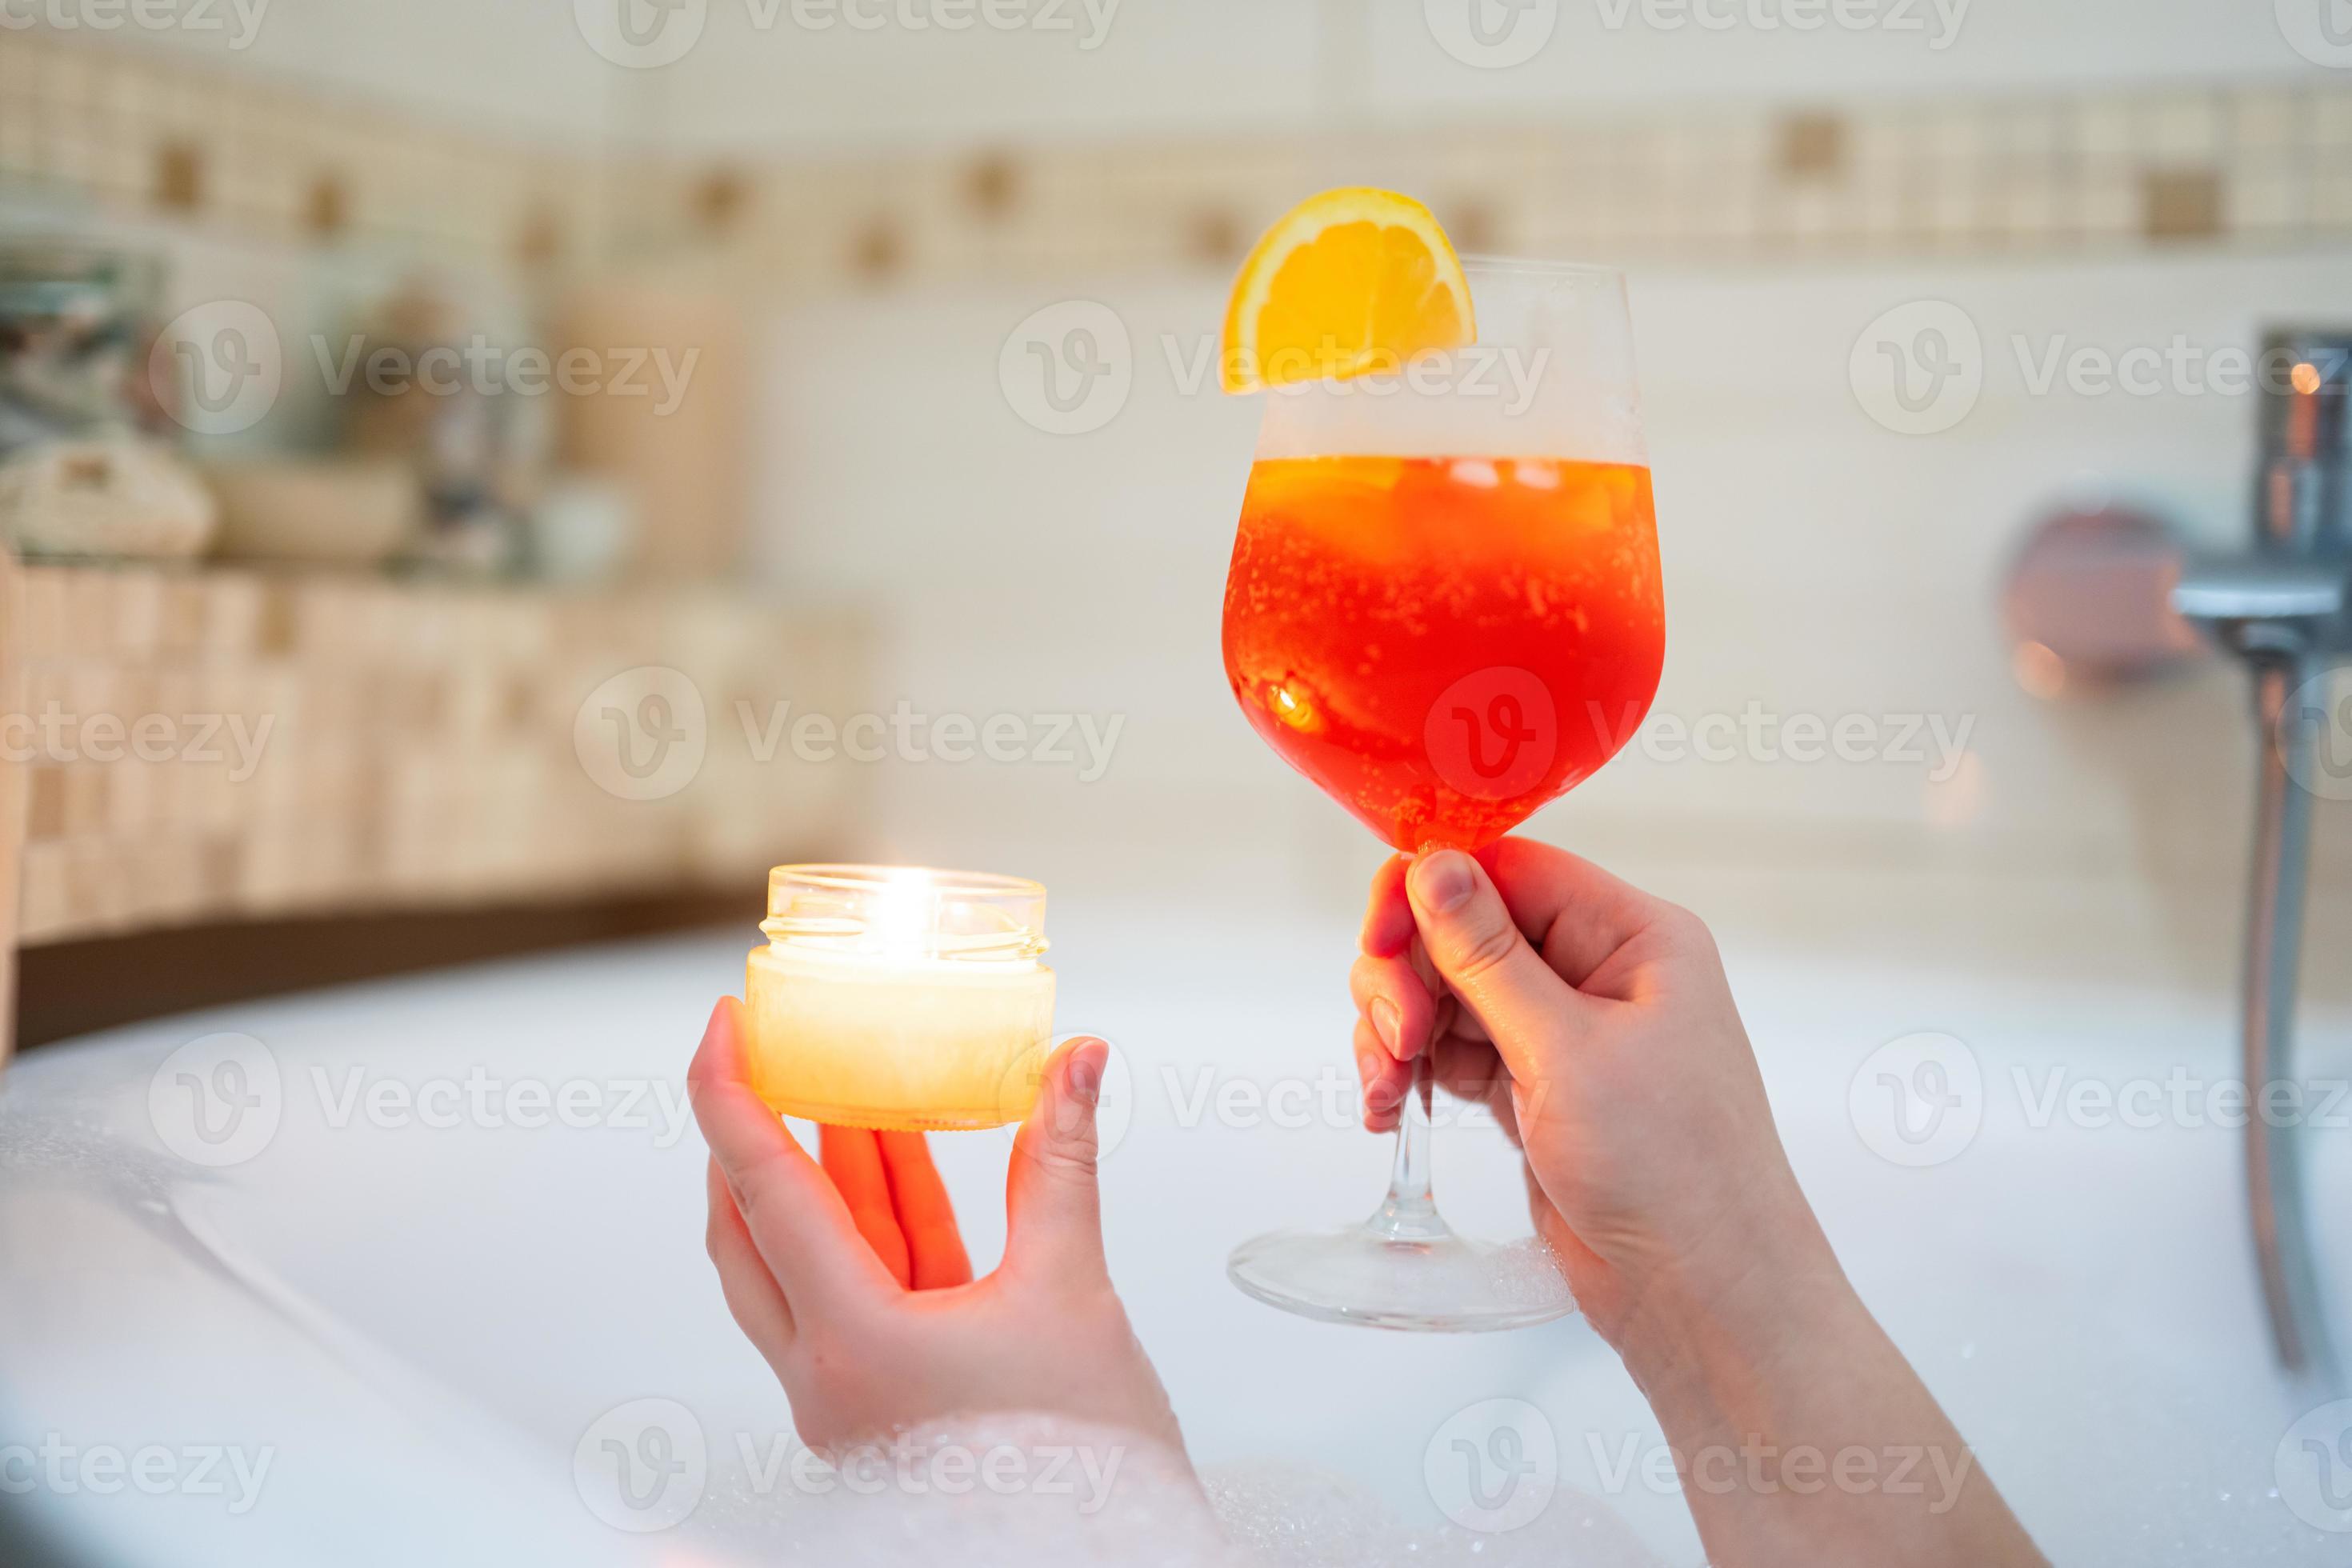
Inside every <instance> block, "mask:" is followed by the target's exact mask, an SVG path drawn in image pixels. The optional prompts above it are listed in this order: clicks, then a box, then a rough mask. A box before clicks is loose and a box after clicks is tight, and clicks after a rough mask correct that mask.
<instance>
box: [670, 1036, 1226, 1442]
mask: <svg viewBox="0 0 2352 1568" xmlns="http://www.w3.org/2000/svg"><path fill="white" fill-rule="evenodd" d="M1106 1051H1107V1047H1105V1046H1104V1044H1103V1043H1102V1042H1101V1041H1099V1040H1090V1039H1079V1040H1074V1041H1072V1042H1070V1043H1069V1044H1068V1045H1066V1046H1065V1047H1063V1048H1062V1049H1061V1050H1059V1051H1057V1052H1055V1055H1054V1057H1053V1058H1052V1059H1051V1060H1050V1061H1049V1062H1048V1063H1047V1064H1046V1068H1045V1081H1044V1084H1043V1085H1042V1087H1041V1089H1040V1090H1039V1093H1038V1096H1037V1104H1036V1109H1035V1110H1033V1111H1032V1112H1031V1114H1030V1117H1029V1120H1028V1121H1025V1122H1024V1123H1023V1124H1022V1127H1021V1131H1020V1133H1019V1136H1018V1137H1017V1138H1016V1140H1015V1141H1014V1143H1013V1161H1012V1167H1011V1169H1010V1171H1009V1172H1008V1173H1007V1175H1006V1181H1005V1208H1006V1215H1007V1226H1006V1237H1005V1244H1004V1260H1003V1263H1002V1264H1001V1265H1000V1266H999V1267H998V1268H997V1269H996V1271H995V1272H994V1273H992V1274H991V1275H989V1276H988V1277H987V1278H986V1279H979V1280H973V1279H971V1269H970V1265H969V1264H968V1263H964V1262H962V1260H961V1254H962V1246H961V1241H960V1240H958V1239H956V1237H955V1233H954V1221H953V1218H952V1216H951V1215H949V1213H948V1211H947V1207H946V1195H945V1193H944V1191H943V1190H940V1189H938V1187H937V1180H938V1179H937V1176H936V1173H930V1169H929V1159H928V1157H922V1158H921V1159H920V1160H919V1163H918V1161H917V1160H916V1158H915V1157H914V1154H913V1152H911V1151H908V1150H906V1149H905V1148H903V1147H901V1148H899V1149H898V1150H897V1151H896V1155H895V1157H896V1160H897V1163H891V1162H892V1161H893V1159H894V1152H893V1150H892V1147H891V1145H890V1144H889V1143H888V1142H886V1140H887V1139H889V1138H890V1137H892V1136H893V1135H891V1134H884V1135H883V1138H882V1139H878V1140H876V1141H875V1142H874V1143H873V1145H872V1147H871V1150H870V1152H871V1153H872V1154H873V1156H874V1157H875V1159H876V1160H877V1161H878V1162H879V1163H880V1164H879V1168H877V1166H875V1165H871V1164H868V1163H867V1160H866V1156H867V1153H868V1152H869V1150H868V1149H867V1148H866V1146H865V1145H864V1144H862V1143H860V1142H858V1141H856V1140H850V1139H844V1140H842V1141H841V1142H838V1143H835V1144H834V1145H832V1146H831V1147H829V1149H828V1151H827V1152H828V1153H829V1154H830V1155H831V1156H832V1160H831V1162H830V1163H833V1164H834V1165H835V1168H836V1170H839V1171H841V1172H843V1173H845V1175H846V1177H847V1181H846V1190H847V1191H848V1192H849V1193H851V1194H853V1201H845V1197H844V1191H845V1188H844V1186H842V1185H837V1184H836V1183H835V1181H833V1180H828V1179H827V1177H826V1173H825V1171H824V1169H821V1168H820V1167H819V1165H818V1163H817V1162H816V1161H814V1160H812V1159H810V1158H809V1156H808V1154H807V1153H806V1152H804V1151H803V1149H802V1148H801V1147H800V1145H799V1144H798V1143H797V1142H794V1141H793V1136H792V1133H791V1132H790V1131H788V1130H787V1129H786V1128H785V1126H784V1124H783V1122H782V1120H781V1119H779V1118H778V1117H777V1115H776V1113H775V1112H774V1111H772V1110H769V1109H768V1107H767V1106H766V1105H765V1104H763V1103H761V1100H760V1097H759V1096H758V1095H757V1094H755V1093H753V1092H752V1089H751V1085H750V1083H749V1081H748V1080H747V1078H746V1074H745V1067H744V1058H743V1045H742V1025H741V1018H740V1004H739V1003H738V1002H736V1001H735V999H734V998H732V997H726V998H722V999H721V1000H720V1002H719V1005H718V1007H717V1008H716V1009H715V1010H714V1011H713V1012H712V1013H711V1015H710V1023H709V1027H708V1028H707V1029H706V1030H705V1031H704V1034H703V1037H702V1047H701V1049H700V1050H699V1051H698V1052H697V1053H696V1055H695V1058H694V1066H693V1068H691V1069H690V1070H689V1071H688V1075H687V1081H688V1089H689V1091H690V1092H691V1094H692V1097H693V1100H694V1111H695V1119H696V1121H698V1123H699V1124H700V1125H701V1128H702V1133H703V1137H704V1138H705V1139H706V1140H708V1142H709V1145H710V1153H711V1161H710V1191H709V1197H710V1224H709V1248H710V1256H711V1260H712V1261H713V1262H714V1263H716V1264H717V1265H718V1268H719V1283H720V1286H721V1287H722V1289H724V1290H725V1292H726V1296H727V1305H728V1308H729V1310H730V1311H731V1312H733V1314H734V1316H735V1321H736V1322H737V1323H738V1324H740V1326H741V1327H742V1330H743V1331H744V1332H745V1333H746V1334H748V1335H750V1336H751V1342H752V1343H753V1344H754V1345H756V1346H757V1347H758V1348H759V1350H760V1352H761V1354H762V1355H764V1356H765V1357H766V1358H767V1361H768V1364H769V1365H770V1366H771V1367H772V1368H773V1369H774V1370H775V1373H776V1375H777V1377H778V1378H779V1379H781V1380H782V1383H783V1385H784V1392H785V1394H786V1395H787V1396H788V1397H790V1399H791V1400H792V1405H793V1425H794V1426H796V1427H797V1428H798V1430H799V1432H800V1435H801V1437H802V1439H803V1441H804V1442H806V1443H808V1444H809V1445H810V1446H811V1447H815V1448H819V1449H829V1448H839V1447H843V1446H845V1445H847V1444H851V1443H855V1442H857V1441H859V1440H861V1439H866V1438H871V1437H877V1436H886V1435H887V1434H889V1433H892V1432H894V1431H898V1430H903V1429H905V1428H908V1427H911V1426H919V1425H921V1424H923V1423H927V1422H931V1421H936V1420H940V1419H942V1418H945V1417H948V1416H953V1415H981V1414H989V1413H999V1412H1030V1413H1042V1414H1045V1415H1058V1416H1064V1417H1067V1418H1069V1419H1072V1420H1076V1421H1082V1422H1089V1423H1097V1424H1100V1425H1104V1426H1117V1427H1122V1428H1125V1429H1128V1430H1130V1431H1134V1432H1137V1433H1140V1434H1142V1435H1144V1436H1148V1437H1150V1438H1153V1439H1156V1440H1158V1441H1160V1442H1161V1443H1164V1444H1166V1445H1167V1446H1168V1447H1171V1448H1172V1449H1174V1450H1176V1451H1177V1452H1178V1453H1180V1454H1181V1451H1182V1447H1183V1439H1182V1436H1181V1434H1180V1433H1179V1432H1178V1430H1177V1426H1176V1417H1175V1413H1174V1412H1173V1411H1172V1410H1171V1408H1170V1407H1169V1404H1168V1396H1167V1394H1166V1392H1165V1391H1164V1390H1163V1389H1162V1388H1161V1387H1160V1379H1159V1376H1158V1374H1156V1373H1154V1372H1153V1371H1152V1368H1151V1363H1150V1360H1149V1359H1147V1358H1146V1357H1145V1355H1144V1353H1143V1347H1142V1346H1141V1345H1139V1343H1137V1342H1136V1339H1135V1334H1134V1331H1132V1330H1131V1329H1129V1326H1128V1321H1127V1312H1126V1310H1125V1309H1124V1308H1122V1307H1121V1306H1120V1304H1119V1300H1118V1295H1117V1293H1116V1292H1114V1291H1113V1290H1112V1289H1111V1284H1110V1275H1109V1271H1108V1268H1107V1267H1106V1265H1105V1263H1104V1261H1103V1247H1102V1219H1101V1213H1100V1209H1099V1206H1098V1201H1097V1192H1096V1186H1095V1101H1096V1099H1097V1096H1098V1094H1099V1093H1100V1091H1101V1086H1102V1069H1103V1059H1104V1057H1105V1054H1106ZM918 1147H919V1145H918ZM901 1173H904V1175H906V1176H907V1177H908V1178H910V1179H911V1181H912V1183H913V1185H910V1186H909V1187H908V1188H907V1189H906V1195H902V1196H901V1197H899V1198H898V1200H896V1201H895V1202H894V1203H893V1205H892V1207H891V1213H890V1215H888V1216H887V1222H886V1216H885V1215H883V1214H882V1213H881V1212H880V1210H879V1208H878V1206H877V1201H876V1194H877V1187H878V1188H880V1189H882V1190H888V1185H889V1182H890V1179H891V1178H892V1177H894V1176H898V1175H899V1174H901ZM926 1175H928V1176H929V1184H930V1185H929V1188H928V1189H925V1188H922V1187H921V1186H920V1183H921V1181H922V1179H923V1178H924V1177H925V1176H926ZM934 1194H935V1201H934ZM908 1196H911V1197H912V1199H913V1201H912V1202H909V1201H908ZM854 1206H862V1208H863V1211H864V1212H863V1214H862V1215H861V1214H860V1213H855V1212H853V1207H854ZM861 1220H862V1221H863V1225H862V1226H861ZM894 1238H895V1239H896V1241H897V1243H898V1244H902V1245H903V1246H904V1247H905V1248H906V1252H907V1258H908V1272H907V1273H906V1274H904V1275H900V1274H898V1272H897V1271H896V1270H895V1268H893V1267H892V1266H891V1265H889V1264H887V1263H886V1262H885V1261H884V1260H883V1258H884V1257H885V1256H887V1255H890V1254H891V1253H892V1251H893V1247H894ZM950 1243H952V1252H951V1254H950V1246H949V1244H950ZM877 1248H878V1250H877ZM959 1268H960V1269H961V1278H959V1277H958V1270H959ZM910 1285H911V1286H913V1287H915V1289H909V1286H910Z"/></svg>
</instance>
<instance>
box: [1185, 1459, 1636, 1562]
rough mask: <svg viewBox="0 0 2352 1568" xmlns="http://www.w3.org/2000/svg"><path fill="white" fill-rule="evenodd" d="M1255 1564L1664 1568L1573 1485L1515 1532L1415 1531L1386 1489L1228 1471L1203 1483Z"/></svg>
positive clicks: (1267, 1470)
mask: <svg viewBox="0 0 2352 1568" xmlns="http://www.w3.org/2000/svg"><path fill="white" fill-rule="evenodd" d="M1202 1481H1203V1484H1205V1485H1206V1486H1207V1487H1208V1489H1209V1496H1210V1499H1211V1500H1212V1501H1213V1503H1214V1504H1215V1506H1216V1510H1217V1517H1218V1518H1219V1519H1220V1520H1221V1521H1223V1525H1224V1530H1225V1535H1226V1538H1227V1539H1228V1540H1229V1541H1230V1542H1232V1543H1233V1545H1234V1550H1235V1551H1236V1552H1241V1553H1243V1554H1244V1555H1243V1557H1242V1559H1241V1561H1243V1562H1244V1563H1250V1564H1252V1565H1253V1568H1406V1565H1408V1564H1410V1565H1412V1568H1449V1565H1452V1564H1465V1565H1466V1564H1471V1563H1476V1564H1479V1565H1480V1568H1658V1562H1659V1560H1658V1559H1657V1558H1656V1557H1655V1556H1654V1555H1652V1554H1651V1552H1649V1551H1648V1550H1647V1549H1646V1548H1644V1547H1643V1545H1642V1543H1641V1542H1640V1541H1638V1540H1637V1539H1635V1537H1634V1535H1633V1531H1632V1530H1630V1529H1628V1528H1627V1527H1626V1525H1625V1523H1624V1522H1623V1521H1622V1520H1620V1519H1619V1518H1618V1517H1617V1515H1616V1513H1615V1512H1614V1511H1613V1510H1612V1509H1611V1508H1610V1507H1609V1505H1608V1504H1607V1503H1605V1502H1603V1501H1601V1500H1600V1499H1598V1498H1594V1497H1591V1496H1589V1495H1587V1494H1585V1493H1583V1492H1580V1491H1577V1490H1575V1489H1572V1488H1568V1487H1560V1488H1558V1489H1554V1490H1553V1491H1552V1492H1550V1493H1549V1496H1548V1498H1547V1499H1546V1500H1545V1502H1544V1505H1543V1507H1542V1508H1541V1509H1540V1510H1538V1511H1537V1512H1536V1513H1535V1515H1534V1517H1532V1518H1530V1519H1528V1520H1527V1521H1525V1522H1517V1521H1514V1522H1513V1523H1512V1525H1511V1527H1510V1528H1507V1529H1488V1530H1479V1529H1468V1528H1464V1527H1462V1526H1457V1525H1448V1526H1446V1527H1445V1528H1444V1529H1442V1530H1434V1531H1429V1530H1415V1529H1413V1528H1412V1527H1410V1526H1408V1525H1406V1524H1404V1523H1402V1521H1399V1520H1398V1519H1397V1517H1396V1516H1395V1514H1394V1513H1393V1512H1391V1510H1390V1509H1389V1507H1388V1505H1387V1504H1386V1503H1385V1502H1384V1501H1382V1500H1381V1498H1380V1496H1379V1495H1378V1494H1376V1493H1373V1492H1370V1491H1367V1490H1365V1489H1363V1488H1362V1487H1360V1486H1358V1485H1356V1484H1355V1483H1354V1482H1351V1481H1348V1480H1345V1479H1341V1478H1339V1477H1338V1476H1335V1475H1331V1474H1329V1473H1328V1472H1324V1471H1319V1470H1316V1469H1314V1468H1309V1467H1307V1466H1297V1465H1271V1466H1263V1467H1261V1466H1246V1467H1245V1466H1221V1467H1218V1468H1215V1469H1213V1470H1212V1471H1211V1472H1210V1473H1209V1474H1208V1475H1206V1476H1204V1477H1203V1478H1202Z"/></svg>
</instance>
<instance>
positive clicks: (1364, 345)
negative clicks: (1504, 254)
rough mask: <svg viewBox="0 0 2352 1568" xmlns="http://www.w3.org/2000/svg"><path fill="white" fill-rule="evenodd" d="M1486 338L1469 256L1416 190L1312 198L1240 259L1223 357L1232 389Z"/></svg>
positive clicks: (1379, 367) (1314, 376) (1348, 191)
mask: <svg viewBox="0 0 2352 1568" xmlns="http://www.w3.org/2000/svg"><path fill="white" fill-rule="evenodd" d="M1476 339H1477V323H1476V321H1475V320H1474V319H1473V317H1472V315H1471V311H1470V285H1469V282H1468V280H1467V279H1465V278H1464V277H1463V276H1462V259H1461V258H1459V257H1457V256H1455V255H1454V246H1453V244H1452V243H1451V242H1450V241H1449V240H1447V239H1446V237H1445V231H1444V229H1442V228H1440V227H1438V226H1437V220H1436V219H1435V218H1433V217H1432V216H1430V213H1429V209H1428V208H1427V207H1425V206H1423V205H1421V204H1420V203H1419V202H1417V201H1414V200H1413V199H1412V197H1411V196H1401V195H1397V194H1396V193H1395V192H1394V191H1382V190H1375V189H1374V188H1372V187H1371V186H1370V185H1348V186H1343V187H1342V188H1340V189H1339V190H1336V191H1325V192H1324V193H1323V194H1322V195H1318V196H1309V197H1307V199H1306V200H1305V201H1303V202H1301V203H1299V204H1298V205H1297V206H1295V207H1293V208H1291V209H1290V211H1288V212H1287V213H1286V214H1284V215H1283V216H1282V218H1281V220H1280V221H1279V222H1277V223H1276V225H1275V226H1273V227H1272V228H1270V229H1267V230H1266V231H1265V237H1264V238H1262V239H1260V240H1259V241H1258V242H1257V247H1256V248H1255V249H1254V250H1252V251H1251V252H1250V253H1249V259H1248V260H1246V261H1244V262H1243V263H1242V270H1241V276H1240V277H1238V278H1236V279H1234V293H1233V299H1232V300H1231V302H1229V303H1228V304H1227V305H1226V307H1225V337H1224V342H1223V350H1222V353H1220V355H1219V363H1220V364H1221V366H1222V367H1223V369H1222V379H1223V385H1224V389H1225V390H1226V391H1227V392H1255V391H1256V390H1257V389H1258V388H1259V387H1262V386H1279V385H1281V384H1284V383H1286V382H1294V381H1314V380H1318V379H1322V378H1329V379H1333V380H1346V379H1347V378H1349V377H1350V376H1358V375H1368V374H1372V373H1374V372H1377V371H1398V370H1402V369H1403V368H1404V362H1405V361H1407V360H1409V359H1411V358H1412V356H1413V355H1415V354H1417V353H1425V352H1427V351H1429V350H1432V349H1453V348H1460V347H1462V346H1463V345H1464V344H1465V343H1469V342H1475V341H1476Z"/></svg>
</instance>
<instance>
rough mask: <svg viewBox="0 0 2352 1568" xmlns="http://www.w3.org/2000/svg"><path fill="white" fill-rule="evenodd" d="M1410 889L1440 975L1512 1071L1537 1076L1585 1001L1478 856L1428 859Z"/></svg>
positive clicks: (1440, 853)
mask: <svg viewBox="0 0 2352 1568" xmlns="http://www.w3.org/2000/svg"><path fill="white" fill-rule="evenodd" d="M1405 893H1406V896H1407V897H1408V898H1409V899H1410V900H1412V919H1413V924H1414V925H1415V926H1416V927H1417V928H1419V930H1420V931H1421V945H1422V948H1423V951H1424V952H1427V953H1428V954H1429V961H1430V963H1431V964H1432V965H1433V966H1434V967H1435V969H1436V970H1437V973H1438V976H1439V978H1440V979H1442V980H1444V982H1445V984H1446V987H1447V988H1448V989H1449V990H1451V991H1452V992H1453V993H1454V995H1455V996H1456V997H1457V998H1459V999H1460V1000H1461V1003H1462V1005H1464V1006H1465V1007H1467V1008H1469V1009H1470V1011H1471V1013H1472V1014H1473V1015H1475V1016H1476V1018H1477V1020H1478V1022H1479V1023H1481V1024H1483V1025H1484V1026H1486V1035H1487V1037H1488V1038H1490V1039H1492V1040H1493V1041H1494V1042H1495V1048H1496V1050H1497V1051H1498V1052H1500V1053H1501V1054H1502V1057H1503V1064H1504V1066H1506V1067H1507V1068H1510V1069H1511V1076H1512V1077H1513V1078H1514V1079H1517V1080H1518V1081H1519V1082H1521V1083H1523V1084H1525V1083H1531V1082H1534V1081H1537V1079H1538V1078H1539V1077H1540V1076H1541V1074H1540V1069H1539V1067H1538V1063H1539V1061H1540V1059H1541V1058H1542V1057H1543V1055H1544V1054H1545V1053H1546V1052H1547V1051H1548V1050H1549V1049H1551V1048H1556V1047H1559V1046H1562V1045H1564V1044H1565V1043H1566V1040H1567V1034H1568V1025H1569V1020H1570V1016H1571V1014H1572V1013H1573V1012H1574V1011H1575V1010H1576V1009H1577V1008H1578V1006H1579V1005H1580V1004H1581V1003H1582V1002H1583V998H1582V997H1580V996H1579V995H1578V994H1576V992H1575V991H1574V990H1573V989H1572V988H1570V985H1569V984H1568V982H1567V981H1565V980H1562V979H1561V978H1560V977H1559V973H1557V972H1556V971H1554V970H1553V968H1552V966H1551V965H1550V964H1549V963H1545V962H1544V959H1543V955H1542V954H1541V953H1538V952H1536V950H1535V949H1534V948H1532V947H1530V946H1529V945H1528V939H1527V937H1526V936H1525V935H1523V934H1522V933H1521V932H1520V931H1519V927H1518V922H1517V921H1514V920H1513V919H1512V918H1511V911H1510V910H1509V909H1508V908H1507V906H1506V905H1505V904H1504V902H1503V895H1502V894H1501V893H1499V892H1497V891H1496V889H1495V884H1494V882H1493V880H1492V879H1489V878H1488V877H1487V875H1486V868H1485V867H1484V866H1481V865H1480V864H1479V863H1478V862H1477V861H1476V860H1475V859H1474V858H1472V857H1470V856H1468V855H1465V854H1464V853H1463V852H1462V851H1460V850H1459V849H1439V850H1434V851H1433V852H1431V853H1429V854H1426V855H1423V856H1422V857H1421V858H1419V859H1417V860H1415V861H1414V862H1413V864H1412V869H1411V870H1410V871H1408V872H1407V873H1406V874H1405Z"/></svg>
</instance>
